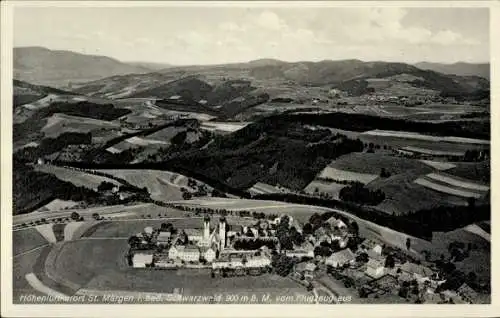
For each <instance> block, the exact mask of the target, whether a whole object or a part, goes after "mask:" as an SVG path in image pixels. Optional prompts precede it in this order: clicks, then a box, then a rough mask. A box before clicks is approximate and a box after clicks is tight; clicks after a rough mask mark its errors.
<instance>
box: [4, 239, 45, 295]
mask: <svg viewBox="0 0 500 318" xmlns="http://www.w3.org/2000/svg"><path fill="white" fill-rule="evenodd" d="M21 248H22V249H24V248H23V247H22V246H21ZM45 248H47V249H48V248H49V247H45ZM42 251H43V249H38V250H34V251H32V252H30V253H27V254H24V255H21V256H19V257H15V258H14V259H13V264H12V297H13V298H12V301H13V303H14V304H19V303H21V299H20V296H22V295H36V296H42V295H43V294H42V293H41V292H39V291H37V290H36V289H34V288H33V287H31V285H30V284H29V283H28V281H27V280H26V278H25V276H26V274H29V273H32V272H33V271H34V270H33V265H34V264H35V263H36V261H37V259H38V257H39V256H40V254H41V253H42Z"/></svg>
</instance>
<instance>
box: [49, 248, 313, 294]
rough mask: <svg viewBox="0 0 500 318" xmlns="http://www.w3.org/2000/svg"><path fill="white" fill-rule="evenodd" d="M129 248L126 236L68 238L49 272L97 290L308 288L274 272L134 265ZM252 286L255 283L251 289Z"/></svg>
mask: <svg viewBox="0 0 500 318" xmlns="http://www.w3.org/2000/svg"><path fill="white" fill-rule="evenodd" d="M127 249H128V246H127V242H126V240H80V241H74V242H66V243H64V244H63V245H62V247H61V248H60V249H59V250H58V251H57V255H54V257H55V258H54V259H57V262H54V263H52V264H50V266H48V267H47V268H46V270H47V271H48V273H47V274H48V276H52V277H53V278H56V281H58V283H60V284H65V285H71V286H73V288H86V289H94V290H110V291H112V290H119V291H127V290H131V291H132V290H133V291H134V292H141V291H143V292H164V293H170V292H172V291H173V289H174V288H179V289H181V290H182V292H183V294H184V295H213V294H215V293H217V294H219V293H222V294H224V293H233V294H234V293H238V294H241V295H243V294H244V293H245V292H250V293H270V294H271V295H286V294H289V293H300V292H302V293H303V292H305V289H304V288H303V287H301V286H300V285H298V284H296V283H295V282H293V281H292V280H290V279H288V278H283V277H279V276H276V275H271V274H266V275H264V276H258V277H252V276H246V277H232V278H225V279H221V278H217V279H213V278H211V277H210V271H209V270H184V271H155V270H141V269H133V268H129V267H128V266H127V265H126V263H125V257H124V256H125V253H126V251H127ZM49 258H50V256H49ZM47 262H50V259H48V261H47ZM249 286H252V290H251V291H249V289H248V287H249Z"/></svg>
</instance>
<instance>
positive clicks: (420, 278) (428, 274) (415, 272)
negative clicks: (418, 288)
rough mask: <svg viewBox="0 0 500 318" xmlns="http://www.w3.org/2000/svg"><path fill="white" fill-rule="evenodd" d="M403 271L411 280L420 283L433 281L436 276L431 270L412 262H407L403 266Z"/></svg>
mask: <svg viewBox="0 0 500 318" xmlns="http://www.w3.org/2000/svg"><path fill="white" fill-rule="evenodd" d="M401 271H402V272H403V274H404V273H407V274H408V276H409V277H411V279H416V280H417V282H418V283H423V282H425V281H431V278H432V277H433V276H434V272H433V271H432V270H431V269H430V268H428V267H426V266H424V265H421V264H415V263H411V262H406V263H404V264H403V265H401Z"/></svg>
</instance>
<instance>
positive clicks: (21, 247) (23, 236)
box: [12, 228, 49, 256]
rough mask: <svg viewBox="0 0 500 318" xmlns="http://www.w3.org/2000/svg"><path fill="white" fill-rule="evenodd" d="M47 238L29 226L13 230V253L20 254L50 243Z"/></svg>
mask: <svg viewBox="0 0 500 318" xmlns="http://www.w3.org/2000/svg"><path fill="white" fill-rule="evenodd" d="M48 243H49V242H47V240H46V239H45V238H44V237H43V236H42V235H41V234H40V233H39V232H38V231H37V230H36V229H35V228H28V229H23V230H18V231H13V232H12V249H13V250H12V254H13V255H14V256H15V255H18V254H21V253H25V252H28V251H31V250H32V249H35V248H37V247H40V246H43V245H46V244H48Z"/></svg>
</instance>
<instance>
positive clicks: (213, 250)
mask: <svg viewBox="0 0 500 318" xmlns="http://www.w3.org/2000/svg"><path fill="white" fill-rule="evenodd" d="M226 228H227V223H226V219H225V218H224V217H221V218H220V220H219V224H218V225H217V226H215V227H214V228H213V229H211V228H210V217H209V216H206V217H205V218H204V219H203V229H202V230H201V231H200V230H198V229H185V230H184V234H185V235H186V237H187V241H188V244H187V245H178V244H175V243H174V244H173V245H172V247H171V248H170V249H169V251H168V255H169V258H171V259H176V258H178V259H180V260H184V261H186V262H187V261H197V260H199V259H200V258H203V259H205V260H206V261H207V262H209V263H210V262H213V261H214V260H215V259H216V257H217V255H219V253H220V252H222V251H223V250H224V249H225V248H226V247H227V230H226Z"/></svg>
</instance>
